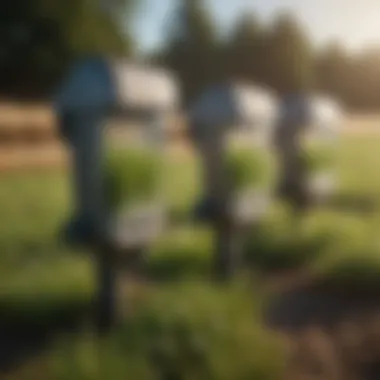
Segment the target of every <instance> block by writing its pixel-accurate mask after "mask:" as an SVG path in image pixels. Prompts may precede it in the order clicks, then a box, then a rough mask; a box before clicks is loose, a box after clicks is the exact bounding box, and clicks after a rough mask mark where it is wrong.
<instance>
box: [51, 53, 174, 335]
mask: <svg viewBox="0 0 380 380" xmlns="http://www.w3.org/2000/svg"><path fill="white" fill-rule="evenodd" d="M177 100H178V93H177V86H176V82H175V80H174V79H173V78H172V76H171V75H169V74H168V73H167V72H165V71H162V70H158V69H153V68H150V67H146V66H139V65H135V64H131V63H127V62H124V61H112V60H107V59H103V58H99V57H93V58H88V59H85V60H83V61H81V62H78V63H77V64H76V65H75V66H74V67H73V69H72V71H71V72H70V73H69V74H68V76H67V77H66V79H65V80H64V82H63V84H62V86H61V88H60V89H59V91H58V93H57V97H56V110H57V115H58V121H59V126H60V131H61V135H62V137H63V138H64V139H65V141H66V142H67V144H68V146H69V147H70V148H71V150H72V159H73V162H72V164H73V172H74V178H73V183H74V191H73V193H74V199H75V214H74V217H73V219H72V221H71V222H70V223H69V225H68V227H67V229H66V231H65V238H66V240H67V241H68V242H69V243H74V244H81V245H84V246H86V247H88V248H90V249H92V250H93V251H94V252H95V254H96V260H97V265H98V285H99V291H98V303H97V305H98V312H99V313H98V327H99V329H100V331H104V330H107V329H108V328H109V327H110V326H111V325H112V324H113V322H114V321H115V320H116V318H117V308H116V306H117V305H116V303H117V300H116V296H117V291H118V289H117V281H116V278H117V276H116V274H117V267H118V265H119V264H120V262H118V260H119V259H120V256H121V255H127V256H128V255H136V253H137V254H141V253H142V251H144V249H145V248H146V247H147V246H148V245H149V244H150V243H151V242H152V241H153V240H154V239H155V238H156V237H157V236H158V235H159V233H160V232H161V229H162V227H163V225H164V222H165V215H164V205H163V204H162V202H161V199H160V194H159V183H158V186H157V194H156V195H157V196H156V197H155V198H154V199H146V198H145V199H140V200H139V202H137V203H136V204H135V203H133V202H126V201H125V202H121V201H120V204H118V205H117V206H118V207H111V204H110V199H109V194H108V192H109V188H110V183H108V182H107V180H108V179H107V178H109V174H110V173H107V172H106V170H107V165H105V164H106V162H107V157H108V156H107V149H119V150H120V149H126V150H128V149H129V148H130V147H131V146H132V148H134V149H137V148H138V147H142V146H144V144H145V145H146V146H145V148H147V149H148V150H149V151H153V150H155V151H159V150H160V148H161V147H162V144H163V137H164V125H163V123H164V120H165V117H166V115H168V114H169V113H171V112H172V111H174V109H175V108H176V107H177ZM126 118H127V120H126ZM131 119H133V120H134V121H139V122H140V125H137V127H135V128H133V127H132V126H131V123H130V121H131ZM134 125H135V124H134ZM113 127H115V128H113ZM131 129H133V131H132V132H133V133H130V136H129V137H128V138H126V137H124V136H122V135H120V136H117V137H115V136H114V137H113V140H112V134H111V130H118V132H125V131H126V130H127V131H128V132H131V131H129V130H131ZM108 132H110V134H111V135H110V136H109V139H110V142H111V144H110V146H108V145H107V143H106V142H107V139H108ZM131 136H133V138H132V137H131ZM136 136H137V137H136ZM112 141H116V142H117V144H116V145H115V144H112ZM124 164H125V165H124ZM123 165H124V166H123ZM120 166H121V168H120ZM118 167H119V169H121V170H124V169H125V170H127V168H128V162H122V163H120V165H118ZM111 169H112V167H111ZM112 174H115V175H117V173H112ZM151 174H152V173H151ZM126 175H127V176H128V175H129V174H128V172H127V174H126ZM127 182H128V181H127ZM111 185H112V186H114V187H113V188H112V190H113V191H114V190H115V183H114V182H112V183H111ZM121 185H123V184H121ZM116 186H119V184H116ZM116 190H117V196H118V197H119V198H120V197H121V198H122V197H123V196H124V194H122V192H123V190H124V189H123V187H122V186H119V187H117V189H116ZM127 190H128V189H127ZM135 193H136V191H135ZM112 195H113V196H115V192H114V193H113V194H112ZM121 198H120V199H121ZM113 201H115V199H113ZM132 203H133V205H131V204H132ZM113 206H114V205H113ZM127 206H128V207H127ZM132 206H133V207H132Z"/></svg>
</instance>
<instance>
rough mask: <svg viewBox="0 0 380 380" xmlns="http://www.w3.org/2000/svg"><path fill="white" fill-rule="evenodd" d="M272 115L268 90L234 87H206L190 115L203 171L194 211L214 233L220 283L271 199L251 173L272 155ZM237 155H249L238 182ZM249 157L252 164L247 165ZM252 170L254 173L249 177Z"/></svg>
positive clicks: (231, 269) (272, 103)
mask: <svg viewBox="0 0 380 380" xmlns="http://www.w3.org/2000/svg"><path fill="white" fill-rule="evenodd" d="M275 117H276V102H275V99H274V97H273V96H272V95H271V94H270V93H269V92H268V91H267V90H265V89H262V88H259V87H257V86H247V85H242V84H238V83H227V84H223V85H219V86H215V87H212V88H209V89H208V90H206V91H205V92H204V93H203V94H201V96H200V97H199V99H197V100H196V101H195V103H194V104H193V105H192V107H191V108H190V111H189V124H190V134H191V136H192V139H193V142H194V144H195V145H196V147H197V148H198V151H199V153H200V156H201V159H202V162H203V173H204V178H203V182H204V198H203V201H202V202H201V206H200V207H199V208H198V211H199V214H200V216H201V217H202V218H203V219H204V220H206V221H207V222H208V223H210V224H211V226H212V227H213V229H214V232H215V266H216V271H217V274H218V275H221V276H222V279H228V278H229V277H231V276H232V274H233V273H234V271H235V269H236V267H237V265H238V263H239V258H240V255H241V249H242V244H243V237H244V230H245V229H246V227H248V226H250V225H252V224H253V223H254V222H255V221H257V220H258V219H260V217H261V216H262V214H263V213H264V212H265V210H266V207H267V205H268V203H269V200H270V186H269V182H266V181H261V179H262V178H260V179H259V180H257V179H258V177H260V175H257V176H255V175H256V174H258V172H260V171H261V170H262V169H263V170H265V169H264V168H263V167H259V166H260V165H261V164H262V163H263V162H261V163H258V161H257V160H258V159H259V160H261V159H262V158H264V157H267V158H269V156H270V154H269V155H268V153H269V152H268V149H269V144H267V142H268V140H269V136H270V134H271V131H272V127H273V124H274V121H275ZM239 152H246V153H247V156H246V157H247V160H245V158H244V157H240V158H241V159H240V164H242V165H243V166H244V165H246V164H247V165H248V166H244V167H243V170H245V173H243V176H240V179H241V178H243V177H244V174H248V176H245V177H244V178H243V180H242V181H240V180H239V179H238V178H237V177H239V175H235V174H237V172H238V171H239V169H241V167H240V168H237V167H236V165H235V164H236V162H234V160H235V158H236V157H237V156H234V155H235V153H237V154H239ZM252 153H253V154H254V158H253V161H255V163H254V165H253V167H250V166H249V165H250V164H249V162H248V161H249V157H252V156H250V154H252ZM266 163H268V162H266ZM234 165H235V167H234ZM264 165H265V164H264ZM235 169H237V170H235ZM268 169H269V168H268ZM250 170H251V171H258V172H255V173H254V174H255V175H254V176H253V177H250V174H252V173H249V171H250ZM247 171H248V172H247ZM261 174H262V172H261ZM247 178H248V181H245V179H247ZM250 179H252V181H250ZM237 182H239V183H237ZM236 185H237V186H236Z"/></svg>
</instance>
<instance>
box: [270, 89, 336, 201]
mask: <svg viewBox="0 0 380 380" xmlns="http://www.w3.org/2000/svg"><path fill="white" fill-rule="evenodd" d="M341 117H342V111H341V107H340V105H339V104H338V103H337V102H335V101H334V100H333V99H331V98H329V97H327V96H322V95H318V94H317V95H293V96H291V97H287V98H286V99H284V101H283V104H282V109H281V112H280V119H279V120H280V122H279V124H278V126H277V130H276V140H277V141H276V142H277V152H278V158H279V161H280V162H279V166H280V168H281V170H280V179H281V183H280V189H279V190H280V193H281V195H282V196H283V197H284V198H285V199H287V200H289V201H290V202H291V203H293V205H295V206H297V207H301V208H303V207H306V206H308V205H310V203H311V202H313V201H322V200H324V199H326V198H327V197H329V196H330V195H331V194H332V192H333V191H334V189H335V186H336V176H335V157H334V154H335V151H336V141H337V138H338V137H339V129H340V128H339V125H340V122H341Z"/></svg>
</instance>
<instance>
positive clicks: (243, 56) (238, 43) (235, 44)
mask: <svg viewBox="0 0 380 380" xmlns="http://www.w3.org/2000/svg"><path fill="white" fill-rule="evenodd" d="M225 61H226V65H227V75H228V77H232V78H237V79H243V80H248V81H261V80H262V70H263V30H262V27H261V25H260V23H259V21H258V19H257V18H256V17H255V15H252V14H249V15H244V16H243V17H241V19H240V20H238V22H237V23H236V25H235V28H234V29H233V32H232V35H231V37H230V38H229V41H228V43H227V48H226V54H225Z"/></svg>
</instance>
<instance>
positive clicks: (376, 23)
mask: <svg viewBox="0 0 380 380" xmlns="http://www.w3.org/2000/svg"><path fill="white" fill-rule="evenodd" d="M141 1H142V2H144V6H143V7H142V10H141V11H140V13H141V14H140V16H139V17H138V18H137V20H136V22H135V25H134V31H135V34H136V36H137V37H138V39H139V41H140V43H141V45H142V47H143V49H144V50H145V49H151V48H155V47H158V46H159V45H160V44H161V43H162V40H163V36H164V31H165V25H166V24H167V22H168V18H169V17H170V14H171V12H172V10H173V7H174V6H175V4H176V3H177V2H178V0H141ZM205 1H206V3H207V4H208V6H209V7H210V9H211V11H212V14H213V17H214V19H215V21H216V22H217V24H218V26H219V27H220V28H221V30H228V29H227V28H228V27H229V26H231V24H232V23H233V22H234V20H236V18H237V17H238V16H239V15H241V14H242V13H243V12H247V11H250V10H253V11H256V12H257V13H258V14H259V15H260V16H261V17H262V18H263V20H264V21H267V20H270V18H271V16H272V15H273V14H274V13H276V12H278V11H280V10H282V9H290V10H292V11H294V12H295V13H296V14H297V15H298V17H299V18H300V19H301V21H302V22H303V23H304V25H305V27H306V28H307V30H308V31H309V34H310V35H311V37H312V38H313V39H314V41H315V42H316V44H321V43H323V42H325V41H327V40H330V39H339V40H341V41H342V42H343V43H345V44H346V45H347V46H349V47H351V48H354V49H355V48H358V47H361V46H363V45H371V44H376V43H378V44H379V45H380V0H205Z"/></svg>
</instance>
